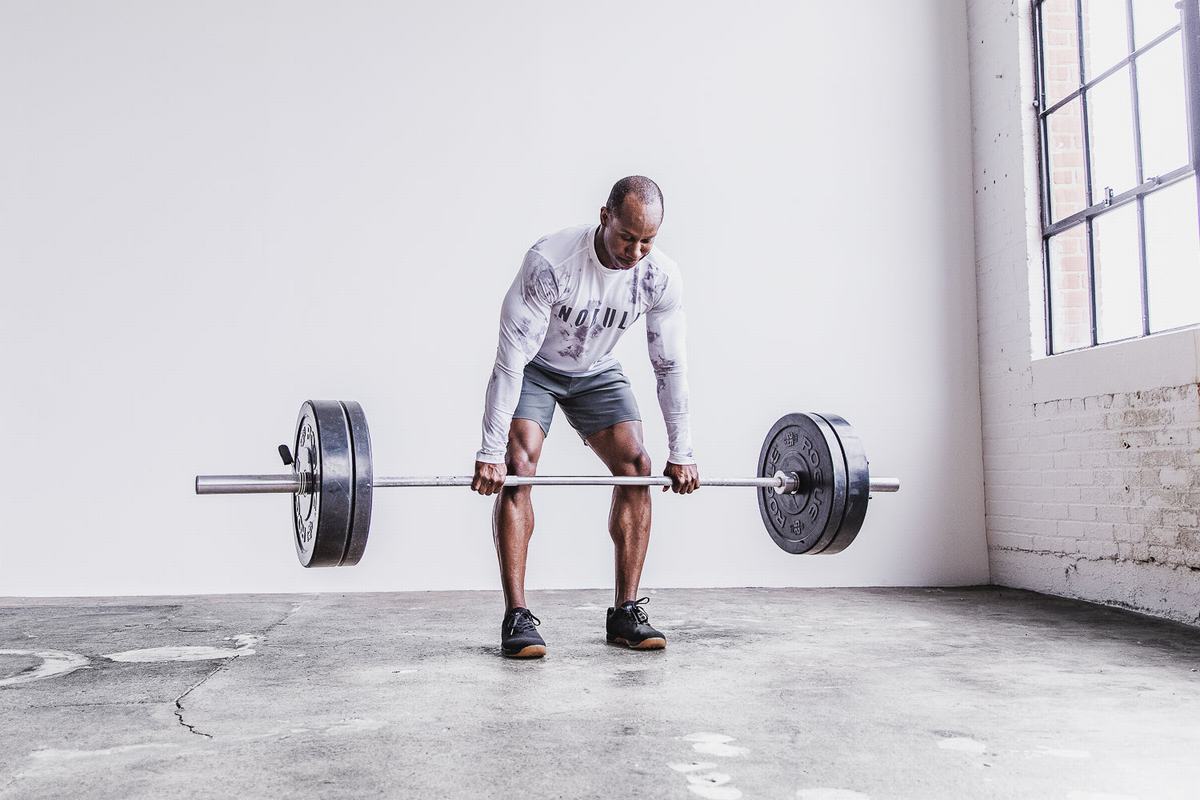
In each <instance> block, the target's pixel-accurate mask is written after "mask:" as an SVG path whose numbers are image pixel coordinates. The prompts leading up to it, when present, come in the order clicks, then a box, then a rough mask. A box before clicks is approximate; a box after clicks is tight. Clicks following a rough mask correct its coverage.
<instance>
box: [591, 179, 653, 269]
mask: <svg viewBox="0 0 1200 800" xmlns="http://www.w3.org/2000/svg"><path fill="white" fill-rule="evenodd" d="M661 224H662V208H661V207H660V206H659V205H658V204H657V203H655V204H653V205H646V204H645V203H643V202H642V201H641V200H638V199H636V198H635V197H632V196H630V197H626V198H625V202H624V203H622V204H621V210H620V213H618V214H614V213H612V212H611V211H609V210H608V208H607V207H604V208H601V209H600V239H601V241H602V242H603V243H604V248H605V249H606V250H607V251H608V255H609V258H610V260H611V261H612V263H611V264H608V265H606V266H610V267H612V268H613V269H633V268H634V267H635V266H636V265H637V263H638V262H639V261H641V260H642V259H643V258H645V257H646V254H647V253H649V252H650V249H651V248H652V247H653V246H654V237H656V236H658V226H659V225H661Z"/></svg>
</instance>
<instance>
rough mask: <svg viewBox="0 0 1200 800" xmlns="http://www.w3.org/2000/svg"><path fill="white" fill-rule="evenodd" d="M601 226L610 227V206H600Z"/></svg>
mask: <svg viewBox="0 0 1200 800" xmlns="http://www.w3.org/2000/svg"><path fill="white" fill-rule="evenodd" d="M600 227H601V228H607V227H608V206H600Z"/></svg>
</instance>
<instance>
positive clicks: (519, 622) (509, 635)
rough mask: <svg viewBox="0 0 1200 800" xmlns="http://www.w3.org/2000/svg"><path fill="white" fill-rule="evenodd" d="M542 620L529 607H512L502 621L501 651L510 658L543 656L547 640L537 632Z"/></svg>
mask: <svg viewBox="0 0 1200 800" xmlns="http://www.w3.org/2000/svg"><path fill="white" fill-rule="evenodd" d="M541 624H542V621H541V620H540V619H538V618H537V617H535V616H534V615H533V612H531V611H530V610H529V609H528V608H521V607H520V606H518V607H517V608H514V609H511V610H510V611H509V612H508V613H507V614H505V615H504V621H503V622H501V623H500V652H501V653H503V654H504V655H505V656H506V657H508V658H541V657H542V656H544V655H546V642H545V640H544V639H542V637H541V634H539V633H538V632H537V626H538V625H541Z"/></svg>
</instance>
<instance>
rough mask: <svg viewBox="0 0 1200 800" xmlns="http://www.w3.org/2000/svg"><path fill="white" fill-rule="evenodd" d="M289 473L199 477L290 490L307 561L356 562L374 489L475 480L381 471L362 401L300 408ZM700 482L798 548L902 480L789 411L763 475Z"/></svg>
mask: <svg viewBox="0 0 1200 800" xmlns="http://www.w3.org/2000/svg"><path fill="white" fill-rule="evenodd" d="M279 451H280V454H281V455H282V456H283V457H284V462H285V463H288V464H291V466H292V472H291V473H290V474H287V473H284V474H257V475H197V476H196V480H195V491H196V494H200V495H210V494H290V495H291V496H292V512H293V513H292V528H293V534H294V543H295V546H296V555H297V557H298V559H299V560H300V563H301V564H302V565H303V566H305V567H319V566H351V565H353V564H357V563H358V561H359V560H360V559H361V558H362V555H363V552H364V551H365V549H366V544H367V536H368V534H369V531H370V524H371V505H372V499H373V493H374V490H375V489H377V488H381V489H384V488H386V489H391V488H410V487H443V486H470V485H471V483H472V478H471V477H470V476H461V475H449V476H401V477H383V476H380V477H375V476H374V469H373V465H372V456H371V439H370V434H369V432H368V428H367V419H366V415H365V413H364V412H363V410H362V406H360V405H359V404H358V403H356V402H354V401H352V400H342V401H339V400H309V401H307V402H305V403H304V404H303V405H301V407H300V414H299V416H298V417H297V420H296V431H295V436H294V437H293V444H292V447H291V448H289V447H288V446H287V445H281V446H280V448H279ZM670 485H671V479H670V478H668V477H666V476H623V475H619V476H614V475H537V476H523V475H507V476H505V478H504V486H505V487H516V486H670ZM700 485H701V486H724V487H743V488H753V489H756V490H757V491H756V494H757V495H758V505H759V512H760V514H761V516H762V520H763V524H764V525H765V526H766V528H767V532H768V534H770V536H771V539H772V540H773V541H774V542H775V543H776V544H777V545H778V546H779V547H780V548H782V549H783V550H785V551H787V552H789V553H793V554H796V555H812V554H818V553H820V554H829V553H837V552H841V551H842V550H844V549H845V548H846V547H847V546H849V544H850V543H851V542H852V541H853V540H854V538H855V537H856V536H857V535H858V531H859V529H860V528H861V527H862V524H863V520H864V518H865V515H866V507H867V501H868V500H869V499H870V496H871V494H872V493H877V492H896V491H899V490H900V481H899V479H898V478H872V477H870V470H869V465H868V461H867V457H866V452H865V450H864V448H863V446H862V442H861V440H859V438H858V436H857V434H855V433H854V430H853V429H852V428H851V427H850V424H849V423H848V422H846V420H844V419H843V418H842V417H840V416H838V415H836V414H817V413H814V412H803V413H792V414H785V415H784V416H783V417H781V418H780V419H779V420H778V421H776V423H775V424H774V425H773V426H772V427H771V429H770V431H768V433H767V436H766V439H765V440H764V441H763V445H762V448H761V450H760V453H759V461H758V475H757V476H755V477H751V478H707V479H701V482H700Z"/></svg>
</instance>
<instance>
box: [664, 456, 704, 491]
mask: <svg viewBox="0 0 1200 800" xmlns="http://www.w3.org/2000/svg"><path fill="white" fill-rule="evenodd" d="M663 475H666V476H667V477H668V478H670V479H671V485H670V486H664V487H663V491H664V492H665V491H667V490H668V489H670V490H671V491H673V492H675V493H676V494H691V493H692V492H694V491H696V490H697V489H699V488H700V470H699V469H698V468H697V467H696V465H695V464H672V463H671V462H669V461H668V462H667V468H666V469H664V470H663Z"/></svg>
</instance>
